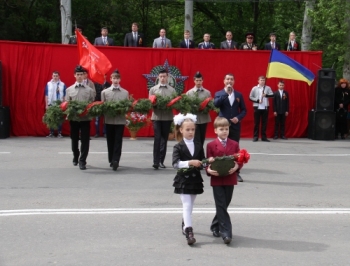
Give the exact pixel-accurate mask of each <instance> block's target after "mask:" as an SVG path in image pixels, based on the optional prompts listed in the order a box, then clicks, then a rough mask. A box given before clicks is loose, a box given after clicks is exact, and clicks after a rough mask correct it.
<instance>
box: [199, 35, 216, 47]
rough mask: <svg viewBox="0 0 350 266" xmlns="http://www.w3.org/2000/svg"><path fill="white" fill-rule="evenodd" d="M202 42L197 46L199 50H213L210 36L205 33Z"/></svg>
mask: <svg viewBox="0 0 350 266" xmlns="http://www.w3.org/2000/svg"><path fill="white" fill-rule="evenodd" d="M203 40H204V42H201V43H199V44H198V48H199V49H215V44H213V43H212V42H210V34H209V33H206V34H204V36H203Z"/></svg>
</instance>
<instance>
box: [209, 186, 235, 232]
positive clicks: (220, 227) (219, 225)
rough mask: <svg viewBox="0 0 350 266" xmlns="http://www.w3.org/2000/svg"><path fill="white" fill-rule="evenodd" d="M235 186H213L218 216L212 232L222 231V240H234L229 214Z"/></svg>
mask: <svg viewBox="0 0 350 266" xmlns="http://www.w3.org/2000/svg"><path fill="white" fill-rule="evenodd" d="M233 189H234V186H213V195H214V200H215V208H216V214H215V217H214V219H213V221H212V223H211V226H210V230H211V231H220V233H221V236H222V238H225V237H226V236H228V237H230V238H232V224H231V218H230V214H229V213H228V212H227V209H228V206H229V205H230V203H231V199H232V195H233Z"/></svg>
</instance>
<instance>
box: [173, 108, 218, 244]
mask: <svg viewBox="0 0 350 266" xmlns="http://www.w3.org/2000/svg"><path fill="white" fill-rule="evenodd" d="M196 121H197V117H196V116H195V115H193V114H189V113H188V114H186V115H183V114H178V115H176V116H175V117H174V124H175V130H176V131H177V140H178V141H179V143H177V144H176V145H175V146H174V150H173V167H174V168H175V169H177V170H178V171H177V174H176V176H175V178H174V183H173V186H174V187H175V189H174V193H176V194H180V198H181V201H182V206H183V222H182V233H183V234H184V235H185V236H186V239H187V244H188V245H192V244H194V243H195V242H196V239H195V238H194V233H193V227H192V210H193V204H194V201H195V199H196V196H197V195H198V194H202V193H203V178H202V175H201V173H200V170H201V169H202V160H203V159H204V151H203V146H202V144H201V143H200V142H197V141H194V135H195V128H196ZM212 160H213V159H211V161H212Z"/></svg>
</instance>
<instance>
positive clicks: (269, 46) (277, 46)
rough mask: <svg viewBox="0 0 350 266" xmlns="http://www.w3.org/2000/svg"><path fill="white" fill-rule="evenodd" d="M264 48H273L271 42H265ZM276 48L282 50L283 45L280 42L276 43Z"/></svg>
mask: <svg viewBox="0 0 350 266" xmlns="http://www.w3.org/2000/svg"><path fill="white" fill-rule="evenodd" d="M264 50H272V48H271V43H270V42H268V43H265V48H264ZM275 50H281V45H279V43H277V42H276V43H275Z"/></svg>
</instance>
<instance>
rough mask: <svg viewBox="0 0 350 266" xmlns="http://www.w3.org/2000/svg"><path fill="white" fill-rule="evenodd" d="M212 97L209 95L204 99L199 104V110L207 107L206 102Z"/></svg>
mask: <svg viewBox="0 0 350 266" xmlns="http://www.w3.org/2000/svg"><path fill="white" fill-rule="evenodd" d="M212 99H213V98H211V97H209V98H207V99H205V100H204V101H203V102H201V104H200V105H199V111H203V110H204V108H205V107H207V105H208V103H209V102H210V101H211V100H212Z"/></svg>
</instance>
